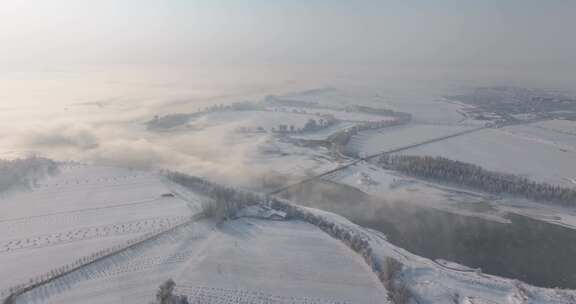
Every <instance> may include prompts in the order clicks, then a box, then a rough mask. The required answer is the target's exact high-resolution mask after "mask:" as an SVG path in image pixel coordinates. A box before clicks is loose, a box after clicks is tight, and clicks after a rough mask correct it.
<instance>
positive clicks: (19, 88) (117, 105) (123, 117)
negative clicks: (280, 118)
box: [0, 65, 550, 185]
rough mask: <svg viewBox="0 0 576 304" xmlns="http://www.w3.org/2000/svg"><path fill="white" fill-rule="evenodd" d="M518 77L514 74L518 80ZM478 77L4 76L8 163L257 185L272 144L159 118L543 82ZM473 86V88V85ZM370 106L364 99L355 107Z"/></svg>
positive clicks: (450, 73)
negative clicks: (308, 98) (350, 94)
mask: <svg viewBox="0 0 576 304" xmlns="http://www.w3.org/2000/svg"><path fill="white" fill-rule="evenodd" d="M512 74H514V73H512ZM512 74H511V72H510V71H506V70H505V69H504V70H490V69H486V68H478V69H477V70H476V71H471V70H470V69H455V70H454V69H446V68H435V67H430V68H429V69H426V68H424V67H418V68H416V67H409V66H386V67H384V66H383V67H375V66H371V67H367V66H358V65H348V66H347V65H339V66H330V65H323V66H318V65H291V66H289V65H254V66H209V67H207V66H201V67H200V66H184V67H176V66H159V67H158V66H155V67H139V66H138V67H137V66H130V67H103V66H102V67H99V68H88V67H60V68H51V69H46V70H43V71H36V72H24V71H19V72H10V71H4V72H2V73H0V78H1V79H2V82H0V89H1V90H2V97H3V101H2V104H0V137H1V138H2V144H1V146H0V158H13V157H16V156H23V155H28V154H37V155H41V156H45V157H48V158H52V159H55V160H61V161H79V162H84V163H89V164H104V165H114V166H122V167H131V168H139V169H160V168H167V169H174V170H179V171H184V172H188V173H190V174H194V175H199V176H205V177H209V178H213V179H215V180H218V181H221V182H230V183H233V184H243V185H250V184H251V183H252V182H254V181H258V182H259V183H260V181H261V180H262V176H263V175H268V174H270V169H271V168H269V166H267V164H266V163H263V162H260V161H259V160H258V155H259V153H260V149H261V148H262V146H263V145H266V143H267V142H268V141H269V138H268V137H267V135H261V136H252V137H249V138H242V137H241V136H237V134H236V132H235V130H236V129H237V128H238V126H239V125H241V124H242V122H241V121H238V120H236V121H234V122H223V123H221V124H219V125H217V126H210V127H209V128H207V129H205V130H203V131H201V132H170V133H159V132H156V133H153V132H149V131H147V130H146V128H145V125H144V123H145V122H146V121H148V120H150V119H152V118H153V117H154V116H156V115H166V114H174V113H191V112H195V111H197V110H198V109H200V108H203V107H206V106H210V105H215V104H229V103H233V102H239V101H246V100H250V101H255V100H260V99H262V98H263V97H264V96H266V95H268V94H276V95H281V94H283V93H288V92H295V91H302V90H307V89H313V88H323V87H337V88H352V89H353V90H356V91H362V92H364V91H365V92H369V93H368V94H367V95H369V94H372V95H376V94H378V95H381V96H383V98H382V100H384V101H386V100H394V99H395V98H397V97H398V96H401V97H406V96H408V97H407V99H414V100H419V101H421V100H430V101H431V102H432V101H433V100H434V98H437V97H438V96H442V95H444V94H448V93H451V92H453V91H457V90H461V89H465V88H469V87H473V86H474V85H485V84H487V85H490V84H520V83H522V84H528V85H533V84H536V83H540V84H541V85H542V86H549V85H550V83H544V82H539V81H540V80H538V79H537V77H531V76H530V75H532V76H534V75H535V74H534V73H528V74H525V75H524V76H523V77H519V78H517V77H516V76H517V75H516V74H514V75H512ZM471 79H473V80H471ZM353 102H354V103H357V104H362V103H363V102H364V100H363V99H362V98H358V99H353Z"/></svg>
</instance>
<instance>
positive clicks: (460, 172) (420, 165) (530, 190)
mask: <svg viewBox="0 0 576 304" xmlns="http://www.w3.org/2000/svg"><path fill="white" fill-rule="evenodd" d="M379 164H380V165H382V166H384V167H386V168H389V169H393V170H397V171H401V172H404V173H407V174H412V175H416V176H420V177H424V178H430V179H436V180H440V181H445V182H451V183H457V184H459V185H463V186H467V187H472V188H476V189H479V190H482V191H486V192H489V193H493V194H510V195H518V196H522V197H525V198H528V199H532V200H536V201H541V202H549V203H556V204H561V205H565V206H576V190H575V189H570V188H564V187H560V186H557V185H551V184H547V183H539V182H534V181H530V180H529V179H527V178H525V177H521V176H517V175H512V174H505V173H500V172H495V171H489V170H486V169H484V168H482V167H480V166H477V165H474V164H470V163H465V162H460V161H455V160H451V159H447V158H444V157H432V156H409V155H383V156H382V157H381V158H380V159H379Z"/></svg>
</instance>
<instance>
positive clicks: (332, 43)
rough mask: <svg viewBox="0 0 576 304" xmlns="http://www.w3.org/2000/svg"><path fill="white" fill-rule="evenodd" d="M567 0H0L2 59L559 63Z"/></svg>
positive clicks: (567, 52) (565, 44)
mask: <svg viewBox="0 0 576 304" xmlns="http://www.w3.org/2000/svg"><path fill="white" fill-rule="evenodd" d="M574 28H576V1H572V0H548V1H541V0H499V1H498V0H484V1H471V0H470V1H468V0H437V1H428V0H413V1H400V0H380V1H366V0H359V1H343V0H332V1H329V0H308V1H303V0H277V1H264V0H244V1H241V0H229V1H218V0H165V1H160V0H99V1H90V0H51V1H45V0H21V1H11V0H1V1H0V64H5V65H8V64H11V65H18V64H96V65H97V64H199V63H215V64H272V63H273V64H354V65H374V64H384V65H385V64H401V65H403V64H410V65H418V66H422V67H427V66H450V67H465V68H474V67H476V66H498V67H506V68H510V69H518V70H519V71H521V70H524V69H537V70H540V69H542V68H544V69H546V70H548V69H551V70H553V69H563V70H567V71H574V66H575V64H576V63H575V62H576V60H575V59H576V58H575V55H574V54H576V39H573V32H572V31H573V29H574Z"/></svg>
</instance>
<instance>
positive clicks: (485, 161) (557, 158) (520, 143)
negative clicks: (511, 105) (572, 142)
mask: <svg viewBox="0 0 576 304" xmlns="http://www.w3.org/2000/svg"><path fill="white" fill-rule="evenodd" d="M515 128H516V129H514V128H513V129H512V130H511V131H508V130H507V128H504V129H486V130H481V131H478V132H476V133H472V134H468V135H467V136H460V137H455V138H450V139H446V140H444V141H442V142H437V143H431V144H428V145H425V146H421V147H417V148H414V149H410V150H408V151H404V152H402V153H404V154H410V155H431V156H443V157H447V158H450V159H454V160H460V161H464V162H469V163H474V164H477V165H480V166H483V167H485V168H487V169H489V170H495V171H500V172H507V173H513V174H518V175H523V176H526V177H529V178H530V179H533V180H536V181H542V182H547V183H551V184H557V185H563V186H570V187H574V183H573V182H572V180H573V179H574V178H576V152H575V151H572V150H567V149H563V148H562V146H559V145H557V144H552V143H550V141H546V140H545V139H543V138H538V137H537V136H536V135H530V136H527V135H526V134H518V131H517V130H518V127H515ZM521 130H525V129H521ZM523 132H525V131H523Z"/></svg>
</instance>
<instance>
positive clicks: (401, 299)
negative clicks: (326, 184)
mask: <svg viewBox="0 0 576 304" xmlns="http://www.w3.org/2000/svg"><path fill="white" fill-rule="evenodd" d="M269 203H270V205H271V207H272V208H274V209H276V210H281V211H284V212H286V215H287V217H291V218H297V219H299V220H302V221H305V222H307V223H310V224H312V225H314V226H316V227H318V228H320V229H321V230H322V231H324V232H325V233H327V234H328V235H330V236H332V237H333V238H335V239H337V240H340V241H341V242H343V243H344V244H346V245H347V246H348V247H350V248H351V249H352V250H354V251H355V252H356V253H358V254H359V255H360V256H362V258H363V259H364V261H365V262H366V264H368V266H370V268H371V269H372V271H373V272H374V273H375V274H376V275H377V276H378V279H379V280H380V282H382V284H383V285H384V287H385V288H386V290H388V295H389V297H390V299H391V300H392V302H393V303H395V304H406V303H410V300H411V299H412V298H413V296H412V293H411V291H410V289H409V288H408V287H407V286H406V285H405V284H404V282H403V281H402V280H401V279H400V275H401V274H402V269H403V267H404V266H403V264H402V263H401V262H400V261H398V260H397V259H395V258H393V257H385V258H383V259H382V258H380V257H379V256H378V255H377V254H375V253H374V250H373V249H372V245H371V244H370V236H369V235H368V234H365V233H363V232H362V231H360V230H358V229H354V228H350V227H346V226H345V225H343V224H340V223H338V222H335V221H333V220H330V219H329V218H326V217H324V216H322V215H319V214H316V213H314V212H312V211H310V210H309V209H306V208H303V207H300V206H297V205H294V204H291V203H290V202H288V201H285V200H282V199H278V198H271V199H270V201H269Z"/></svg>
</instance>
